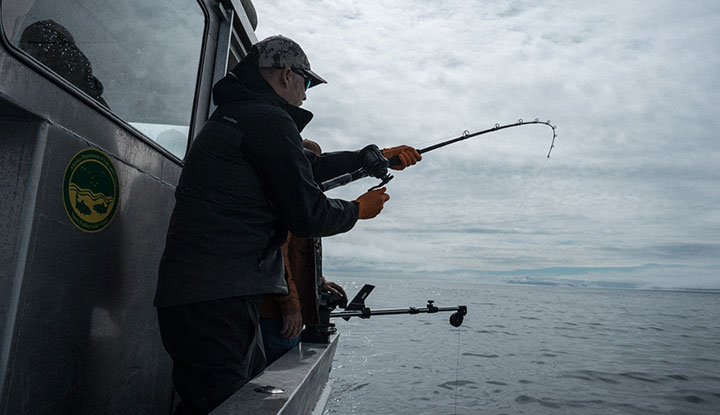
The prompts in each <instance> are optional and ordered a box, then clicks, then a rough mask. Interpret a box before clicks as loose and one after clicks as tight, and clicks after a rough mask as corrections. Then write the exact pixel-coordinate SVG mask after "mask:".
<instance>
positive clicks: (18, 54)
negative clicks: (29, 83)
mask: <svg viewBox="0 0 720 415" xmlns="http://www.w3.org/2000/svg"><path fill="white" fill-rule="evenodd" d="M195 3H196V4H197V5H198V6H199V7H200V10H201V11H202V13H203V16H204V19H205V21H204V27H203V34H202V39H201V42H202V46H201V48H200V59H199V60H198V67H197V71H196V77H195V92H194V94H193V102H192V108H191V117H190V125H189V132H188V137H187V149H186V151H185V154H186V155H187V150H189V149H190V144H191V143H192V138H193V135H194V131H195V126H196V124H197V122H198V120H197V118H198V108H197V106H198V102H199V100H200V94H201V92H202V90H203V88H202V80H203V74H204V72H205V71H206V70H207V69H206V63H207V62H206V54H207V48H208V43H209V42H208V37H209V34H210V33H209V32H210V26H211V15H210V10H209V7H208V4H207V2H206V1H204V0H195ZM1 5H2V0H0V6H1ZM0 10H1V8H0ZM0 44H2V45H3V46H4V48H5V50H7V51H8V53H9V54H11V55H12V56H13V57H15V58H17V59H18V60H19V61H21V62H22V63H24V64H25V65H27V66H28V67H29V68H31V69H33V70H34V71H35V72H37V73H39V74H40V75H41V76H43V77H45V78H47V79H48V80H50V81H51V82H52V83H54V84H56V85H57V86H59V87H61V88H62V89H64V90H65V91H67V92H69V93H70V94H71V95H73V96H74V97H75V98H77V99H79V100H80V101H82V102H84V103H85V104H87V105H89V106H90V107H92V108H93V109H94V110H95V111H97V112H99V113H100V114H103V115H105V116H106V117H107V118H109V119H110V120H112V121H114V122H115V123H116V124H118V125H119V126H120V127H121V128H123V129H124V130H126V131H127V132H129V133H131V134H132V135H134V136H135V137H136V138H139V139H140V140H141V141H143V142H145V143H147V144H148V145H150V146H152V147H153V148H155V149H156V150H158V151H159V152H160V153H161V154H163V155H164V156H165V157H166V158H168V159H169V160H171V161H173V162H175V163H176V164H178V165H180V166H182V165H184V156H183V158H180V157H178V156H177V155H175V154H173V153H172V152H171V151H170V150H168V149H166V148H165V147H163V146H162V145H160V144H159V143H157V142H156V141H155V140H153V139H152V138H150V137H148V136H147V135H145V134H144V133H143V132H141V131H140V130H138V129H137V128H135V127H133V126H132V125H131V124H130V122H129V121H127V120H125V119H123V118H121V117H120V116H119V115H118V114H116V113H115V112H113V111H111V110H110V109H108V108H106V107H105V106H103V105H101V104H100V103H99V102H98V101H97V100H95V99H93V98H92V97H90V96H89V95H87V94H86V93H85V92H83V91H82V90H81V89H80V88H78V87H77V86H76V85H74V84H72V83H71V82H70V81H68V80H67V79H65V78H63V77H62V76H60V75H59V74H57V73H55V72H54V71H52V70H51V69H50V68H48V67H47V66H46V65H45V64H43V63H42V62H40V61H39V60H38V59H36V58H34V57H32V56H31V55H30V54H29V53H27V52H26V51H24V50H22V49H21V48H19V47H18V46H17V45H15V44H14V43H12V42H11V41H10V40H9V39H8V38H7V35H6V33H5V27H4V24H3V19H2V16H1V15H0ZM204 121H205V120H200V122H204Z"/></svg>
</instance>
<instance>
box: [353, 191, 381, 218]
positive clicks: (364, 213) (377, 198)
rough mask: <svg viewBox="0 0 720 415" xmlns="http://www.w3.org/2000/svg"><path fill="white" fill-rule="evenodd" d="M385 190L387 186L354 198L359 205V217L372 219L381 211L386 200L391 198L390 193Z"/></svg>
mask: <svg viewBox="0 0 720 415" xmlns="http://www.w3.org/2000/svg"><path fill="white" fill-rule="evenodd" d="M385 190H387V188H385V187H383V188H381V189H377V190H371V191H369V192H367V193H365V194H363V195H361V196H360V197H358V198H357V200H354V202H357V204H358V207H359V212H358V219H372V218H374V217H375V216H377V215H378V213H380V211H381V210H382V209H383V205H384V204H385V202H387V201H388V200H389V199H390V195H389V194H387V193H385Z"/></svg>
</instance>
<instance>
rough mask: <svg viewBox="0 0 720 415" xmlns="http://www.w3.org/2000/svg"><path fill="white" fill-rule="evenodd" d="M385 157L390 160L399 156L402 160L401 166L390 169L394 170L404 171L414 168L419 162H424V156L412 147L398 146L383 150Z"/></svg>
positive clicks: (396, 165) (395, 165)
mask: <svg viewBox="0 0 720 415" xmlns="http://www.w3.org/2000/svg"><path fill="white" fill-rule="evenodd" d="M382 153H383V156H385V158H386V159H388V160H390V159H391V158H392V157H394V156H397V157H398V159H399V160H400V164H394V165H391V166H390V168H391V169H393V170H402V169H404V168H405V167H408V166H412V165H413V164H415V163H417V162H418V161H420V160H422V156H421V155H420V153H418V151H417V150H415V149H414V148H412V147H410V146H397V147H390V148H384V149H383V150H382Z"/></svg>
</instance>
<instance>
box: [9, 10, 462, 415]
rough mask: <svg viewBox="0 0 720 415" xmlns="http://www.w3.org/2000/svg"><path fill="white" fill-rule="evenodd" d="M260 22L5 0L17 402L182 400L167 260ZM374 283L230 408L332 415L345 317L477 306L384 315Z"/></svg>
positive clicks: (324, 316) (27, 406)
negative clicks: (190, 183)
mask: <svg viewBox="0 0 720 415" xmlns="http://www.w3.org/2000/svg"><path fill="white" fill-rule="evenodd" d="M256 26H257V16H256V13H255V9H254V7H253V5H252V3H251V2H250V1H249V0H242V1H241V0H174V1H173V2H146V1H144V0H124V1H122V2H112V1H110V0H93V1H89V0H0V168H2V174H1V175H0V190H1V191H2V196H3V197H2V198H0V232H1V233H0V237H1V238H2V239H1V240H0V241H1V244H0V340H1V343H0V414H7V415H10V414H12V415H17V414H33V415H39V414H53V415H58V414H68V415H70V414H72V415H83V414H93V415H95V414H106V415H113V414H170V413H172V411H173V410H174V408H175V406H176V405H177V403H178V400H179V399H178V397H177V395H176V394H175V392H174V388H173V383H172V378H171V371H172V361H171V360H170V358H169V356H168V355H167V354H166V353H165V351H164V349H163V346H162V343H161V339H160V333H159V328H158V323H157V317H156V311H155V309H154V307H153V297H154V293H155V286H156V281H157V269H158V264H159V261H160V257H161V254H162V251H163V248H164V242H165V234H166V231H167V227H168V223H169V220H170V214H171V212H172V207H173V204H174V190H175V187H176V185H177V183H178V179H179V177H180V172H181V170H182V168H183V158H184V156H185V153H186V151H187V149H188V148H189V146H190V144H191V140H192V137H194V135H195V134H196V133H197V131H198V130H199V129H200V127H201V126H202V125H203V123H204V122H205V121H206V120H207V118H208V116H209V114H211V113H212V111H213V110H214V108H213V104H212V100H211V89H212V86H213V85H214V84H215V82H217V81H218V80H219V79H221V78H222V77H223V76H224V75H225V74H226V72H227V70H228V69H229V68H232V67H233V66H234V65H235V64H236V63H237V62H239V61H240V60H241V59H242V58H243V57H244V56H245V55H246V54H247V53H248V51H249V49H250V48H251V46H252V45H253V44H254V43H255V42H257V38H256V35H255V32H254V30H255V28H256ZM383 161H384V163H385V164H387V163H388V161H387V160H385V159H383ZM366 175H367V174H366V173H365V172H364V171H361V172H359V174H358V175H357V177H364V176H366ZM353 179H355V178H353ZM343 180H345V179H343ZM338 183H339V182H338ZM335 185H336V184H334V185H333V186H335ZM371 290H372V286H369V285H366V286H365V287H363V289H361V290H360V292H359V293H358V294H357V295H356V296H355V298H354V299H353V300H352V301H350V303H348V302H347V299H345V298H343V297H336V298H333V296H332V294H327V295H326V296H325V297H323V298H322V299H321V301H320V302H319V303H320V307H321V309H320V310H319V312H320V316H321V323H320V324H318V325H317V326H314V327H311V328H309V330H308V329H306V330H307V331H306V332H305V333H304V337H303V341H302V342H301V343H300V344H299V345H298V346H297V347H295V348H294V349H292V350H290V351H289V352H288V353H286V354H285V355H284V356H282V357H281V358H280V359H278V360H277V361H275V362H274V363H272V364H271V365H270V366H268V367H266V368H265V370H264V372H263V373H261V374H260V375H258V376H257V377H256V378H254V379H252V380H251V381H250V382H249V383H248V384H246V385H245V386H244V387H243V388H241V389H240V390H239V391H237V392H236V393H235V394H233V395H232V396H231V397H229V398H228V399H227V400H226V401H225V402H223V403H222V404H221V405H220V406H219V407H217V408H216V409H215V410H214V411H213V412H212V413H213V414H215V415H229V414H235V413H252V414H256V415H268V414H293V415H294V414H320V413H322V412H323V410H324V408H325V404H326V403H327V400H328V398H329V395H330V388H331V382H330V380H329V373H330V369H331V366H332V361H333V358H334V354H335V350H336V348H337V345H338V337H339V336H338V334H336V333H335V331H334V328H333V325H332V324H331V323H330V317H342V318H344V319H349V318H350V317H360V318H369V317H370V316H371V315H378V314H417V313H434V312H438V311H456V313H455V314H453V316H451V318H450V322H451V324H453V325H456V326H457V325H459V324H461V323H462V316H464V315H465V307H464V306H458V307H450V308H447V307H436V306H434V305H433V304H432V301H428V305H427V307H421V308H413V307H410V308H407V309H390V310H375V311H372V310H370V309H369V308H368V307H365V304H364V299H365V298H366V297H367V295H368V294H369V293H370V291H371ZM337 306H339V307H341V308H344V309H345V311H342V312H336V313H333V312H332V310H334V309H335V308H336V307H337ZM306 334H307V335H306Z"/></svg>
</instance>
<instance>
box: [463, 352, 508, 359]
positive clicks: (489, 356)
mask: <svg viewBox="0 0 720 415" xmlns="http://www.w3.org/2000/svg"><path fill="white" fill-rule="evenodd" d="M462 355H463V356H474V357H484V358H487V359H495V358H498V357H500V356H498V355H496V354H480V353H470V352H465V353H463V354H462Z"/></svg>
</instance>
